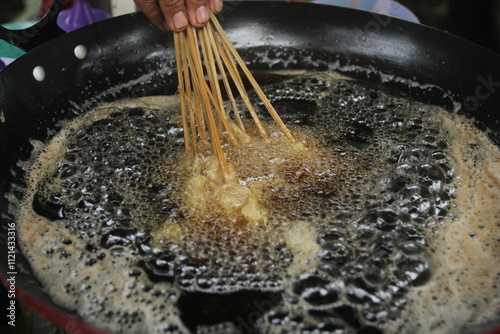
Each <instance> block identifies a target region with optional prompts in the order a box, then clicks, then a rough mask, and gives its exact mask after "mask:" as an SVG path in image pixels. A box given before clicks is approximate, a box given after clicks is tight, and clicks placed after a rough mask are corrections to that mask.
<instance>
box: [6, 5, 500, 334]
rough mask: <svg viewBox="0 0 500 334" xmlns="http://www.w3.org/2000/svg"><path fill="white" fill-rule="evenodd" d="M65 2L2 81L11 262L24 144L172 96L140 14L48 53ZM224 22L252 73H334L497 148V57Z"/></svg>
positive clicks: (462, 46)
mask: <svg viewBox="0 0 500 334" xmlns="http://www.w3.org/2000/svg"><path fill="white" fill-rule="evenodd" d="M63 2H64V0H58V1H56V2H55V4H54V6H53V10H54V11H53V12H52V14H49V17H48V18H47V19H46V21H45V23H44V24H42V25H43V26H39V27H37V28H35V31H32V32H33V34H32V35H33V36H35V39H34V40H33V39H30V38H27V40H28V42H24V43H21V44H22V45H21V46H23V47H24V48H25V49H27V50H29V53H27V54H26V55H25V56H23V57H21V58H20V59H18V60H16V61H15V62H14V63H12V64H11V65H10V66H8V67H7V68H5V69H4V70H3V71H2V72H0V113H1V114H0V116H1V117H0V118H1V122H0V161H1V167H0V214H1V216H0V217H1V218H0V219H1V226H2V228H1V233H0V247H1V249H0V252H1V254H7V250H6V231H7V226H8V224H9V223H13V221H12V216H11V215H10V214H9V213H8V202H7V200H6V198H5V196H4V194H5V193H6V192H9V191H11V189H12V188H11V184H13V183H18V184H22V177H23V172H22V170H21V169H20V168H19V167H17V166H16V162H17V161H18V160H20V159H21V160H23V159H26V158H27V157H28V156H29V154H30V151H31V149H32V147H31V145H30V144H29V139H30V138H34V139H38V140H42V141H45V140H47V139H48V138H49V137H50V135H51V134H53V133H54V130H57V129H56V128H57V126H56V123H57V122H58V121H59V120H63V119H71V118H73V117H75V116H76V115H79V114H81V113H85V112H86V111H87V110H88V109H90V108H92V107H94V106H95V105H97V104H99V103H102V102H106V101H111V100H116V99H119V98H123V97H137V96H145V95H155V94H164V93H166V94H171V93H174V92H175V90H176V82H177V76H176V73H175V63H174V58H175V56H174V49H173V42H172V36H171V34H170V33H164V32H161V31H159V30H157V29H156V28H155V27H154V26H153V25H152V24H151V23H149V22H148V21H147V19H146V18H145V17H144V16H143V15H142V14H141V13H136V14H131V15H125V16H122V17H117V18H114V19H110V20H107V21H104V22H100V23H96V24H93V25H90V26H87V27H84V28H82V29H79V30H76V31H74V32H71V33H68V34H63V35H60V36H59V37H57V38H53V39H51V40H50V41H46V40H47V39H48V37H49V36H50V35H52V36H53V35H59V34H61V31H59V30H58V29H57V27H55V26H54V24H53V22H54V21H55V20H54V18H53V16H55V14H54V13H56V12H57V10H58V7H57V6H60V4H61V3H63ZM51 15H52V18H51V17H50V16H51ZM219 17H220V21H221V23H222V25H223V26H224V28H225V30H226V32H227V33H228V35H229V37H230V38H231V39H232V40H233V41H234V42H235V45H236V47H237V48H238V50H239V52H240V54H241V55H242V57H243V58H244V59H246V60H247V61H248V62H249V67H250V69H251V70H253V71H268V70H275V69H281V68H283V65H279V64H280V63H277V65H274V66H270V65H269V62H268V60H265V59H263V58H262V57H261V56H259V54H261V53H260V51H262V50H268V51H269V52H268V57H269V58H277V59H279V58H280V57H284V58H288V57H289V56H293V57H294V58H295V59H296V60H297V62H295V63H290V64H289V66H288V69H307V70H318V71H323V70H337V71H338V72H341V73H344V74H347V75H349V76H351V77H355V78H360V79H364V80H367V81H369V82H375V83H380V82H383V83H384V85H386V86H388V87H391V88H395V89H397V90H399V91H402V92H405V93H407V94H408V95H409V96H411V97H414V98H417V99H419V100H422V101H424V102H428V103H433V104H437V105H440V106H443V107H445V108H446V109H448V110H450V111H452V110H454V109H459V111H458V112H460V113H463V114H466V115H468V116H470V117H473V118H474V120H475V122H476V124H477V126H478V127H480V128H482V129H488V131H489V135H490V137H491V138H492V139H493V141H494V142H496V143H497V144H500V133H499V131H498V130H499V129H500V112H499V111H498V106H500V56H498V55H496V54H494V53H492V52H489V51H488V50H486V49H484V48H481V47H479V46H477V45H474V44H471V43H469V42H467V41H465V40H463V39H460V38H457V37H455V36H451V35H449V34H446V33H444V32H441V31H437V30H435V29H432V28H429V27H425V26H422V25H417V24H413V23H409V22H405V21H401V20H398V19H394V18H389V17H386V16H381V15H376V14H372V13H367V12H361V11H356V10H350V9H345V8H338V7H330V6H322V5H313V4H300V3H283V2H277V3H274V2H243V3H241V2H235V3H231V2H226V3H225V10H224V11H223V12H222V13H221V15H220V16H219ZM47 27H48V29H49V30H44V29H43V28H47ZM47 31H48V32H47ZM6 33H7V34H8V32H5V31H4V32H3V33H2V36H3V37H4V38H5V34H6ZM12 36H15V35H12V34H11V35H10V37H12ZM22 36H24V37H26V35H21V37H22ZM33 36H31V37H33ZM11 39H12V38H11ZM17 40H18V41H19V39H17ZM31 41H33V42H31ZM40 43H43V44H41V45H39V46H36V45H38V44H40ZM75 49H77V51H78V50H79V51H80V52H81V51H82V50H83V53H78V52H77V53H78V55H79V57H80V58H79V57H77V56H75ZM278 50H279V51H281V52H276V51H278ZM85 51H86V52H85ZM83 55H84V57H83ZM281 64H282V63H281ZM41 69H43V71H41ZM34 72H35V73H36V75H34ZM42 72H43V73H42ZM380 73H384V74H385V75H381V74H380ZM41 74H44V75H41ZM42 77H43V80H40V79H41V78H42ZM401 79H407V80H410V81H411V82H408V81H405V80H401ZM413 83H419V84H421V85H414V84H413ZM88 101H91V102H90V103H89V102H88ZM5 259H6V257H5V256H3V255H2V261H1V263H0V273H1V274H2V275H3V276H4V283H5V277H9V274H8V272H9V268H7V263H6V262H5ZM16 265H17V268H16V272H17V275H16V278H17V280H16V287H17V288H18V289H19V293H18V296H20V297H22V299H24V300H26V301H28V303H29V304H31V305H32V306H33V307H34V308H35V309H36V310H37V311H38V312H40V313H43V314H44V315H46V316H47V317H49V318H50V319H51V321H53V322H55V323H57V324H58V325H59V326H61V327H62V328H65V329H66V330H67V331H69V330H73V331H74V330H84V331H91V329H89V327H87V326H85V325H83V324H81V323H79V322H75V321H72V320H71V318H68V317H71V316H72V315H71V314H70V313H69V312H68V311H67V310H62V309H60V308H59V307H57V306H56V305H54V304H53V303H52V302H51V300H50V298H49V297H48V296H47V295H46V294H45V293H44V292H43V290H42V289H41V286H40V284H39V283H38V281H37V279H36V278H35V277H33V276H32V274H31V272H30V268H29V265H28V264H27V263H26V262H25V261H24V260H23V257H22V254H20V253H19V252H18V253H17V254H16ZM68 326H70V327H71V328H68Z"/></svg>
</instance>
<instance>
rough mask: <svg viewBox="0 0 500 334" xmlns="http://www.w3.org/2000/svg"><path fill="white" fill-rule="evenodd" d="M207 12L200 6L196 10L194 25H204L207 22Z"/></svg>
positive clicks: (205, 8)
mask: <svg viewBox="0 0 500 334" xmlns="http://www.w3.org/2000/svg"><path fill="white" fill-rule="evenodd" d="M208 19H209V17H208V10H207V7H205V6H200V7H198V9H197V10H196V23H198V24H205V23H207V22H208Z"/></svg>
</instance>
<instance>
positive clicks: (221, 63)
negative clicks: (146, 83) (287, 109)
mask: <svg viewBox="0 0 500 334" xmlns="http://www.w3.org/2000/svg"><path fill="white" fill-rule="evenodd" d="M210 14H211V16H210V18H211V23H209V24H207V25H206V26H205V27H203V28H200V29H199V30H198V31H196V29H195V28H193V27H191V26H189V27H187V28H186V29H185V30H184V31H182V32H178V33H174V43H175V49H176V50H175V56H176V59H177V72H178V78H179V87H178V92H179V95H180V100H181V114H182V126H183V128H184V141H185V151H186V153H192V154H194V155H195V156H196V155H197V154H199V152H200V147H199V142H201V143H204V144H205V145H209V147H211V150H212V154H216V155H217V157H218V160H219V163H220V167H221V171H222V175H223V177H224V180H225V182H229V181H230V180H231V175H230V168H229V165H228V163H227V160H226V157H225V155H224V150H223V149H222V143H221V138H222V136H225V137H226V138H227V139H228V140H229V142H230V143H232V144H234V145H237V144H238V139H237V138H236V135H235V133H234V131H241V132H242V133H238V136H239V138H240V139H241V138H245V135H244V134H243V133H244V132H245V126H244V124H243V121H242V119H241V116H240V111H239V110H238V106H237V104H236V99H235V97H234V95H233V92H232V89H231V85H230V82H229V78H231V80H232V83H233V84H234V87H235V88H236V90H237V91H238V93H239V94H240V97H241V99H242V101H243V103H244V104H245V107H246V109H247V110H248V112H249V113H250V115H251V117H252V119H253V121H254V123H255V125H256V126H257V129H258V130H259V132H260V134H261V136H262V137H263V138H265V139H266V138H269V135H268V134H267V132H266V130H265V128H264V125H263V123H262V122H261V121H260V119H259V116H258V114H257V111H256V110H255V108H254V107H253V105H252V102H251V101H250V98H249V96H248V93H247V92H246V89H245V85H244V83H243V79H242V77H241V75H240V73H239V70H238V67H239V68H240V69H241V70H242V71H243V73H244V75H245V76H246V78H247V79H248V81H249V82H250V84H251V85H252V87H253V89H254V90H255V92H256V93H257V95H258V97H259V98H260V99H261V100H262V102H263V104H264V106H265V107H266V109H267V110H268V111H269V113H270V114H271V116H272V117H273V119H274V121H275V122H276V124H278V126H279V127H280V129H281V131H282V132H283V133H284V134H285V136H286V137H287V138H288V139H289V140H290V141H294V138H293V136H292V134H291V133H290V131H289V130H288V128H287V127H286V125H285V124H284V123H283V121H282V120H281V118H280V117H279V115H278V113H277V112H276V110H275V109H274V108H273V106H272V105H271V102H270V101H269V100H268V99H267V97H266V95H265V93H264V92H263V91H262V89H261V88H260V86H259V85H258V84H257V81H256V80H255V78H254V77H253V76H252V74H251V73H250V71H249V70H248V68H247V67H246V65H245V63H244V62H243V60H242V59H241V57H240V56H239V55H238V52H237V51H236V49H235V48H234V46H233V45H232V44H231V42H230V41H229V38H228V37H227V35H226V34H225V33H224V31H223V30H222V27H221V26H220V24H219V22H218V21H217V19H216V17H215V15H213V14H212V13H210ZM212 24H213V27H212ZM214 27H215V29H214ZM219 78H220V79H219ZM219 80H222V83H223V85H224V88H225V91H226V94H227V96H228V99H229V102H230V104H231V108H232V111H233V114H234V119H235V120H236V123H237V126H238V128H239V130H237V128H236V127H234V125H232V124H233V123H231V124H230V122H232V121H231V119H230V117H229V115H228V112H226V111H225V109H224V101H223V98H222V91H221V87H220V83H219Z"/></svg>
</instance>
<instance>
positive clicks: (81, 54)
mask: <svg viewBox="0 0 500 334" xmlns="http://www.w3.org/2000/svg"><path fill="white" fill-rule="evenodd" d="M75 56H76V58H78V59H84V58H85V57H87V48H86V47H85V45H81V44H80V45H77V46H76V47H75Z"/></svg>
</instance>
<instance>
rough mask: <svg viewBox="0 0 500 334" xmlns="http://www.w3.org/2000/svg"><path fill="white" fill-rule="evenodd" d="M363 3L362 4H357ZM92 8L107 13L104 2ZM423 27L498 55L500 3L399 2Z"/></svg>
mask: <svg viewBox="0 0 500 334" xmlns="http://www.w3.org/2000/svg"><path fill="white" fill-rule="evenodd" d="M359 1H363V0H359ZM89 2H90V3H91V5H92V6H94V7H96V8H100V9H104V10H109V5H106V4H105V1H103V0H89ZM399 2H400V3H401V4H403V5H405V6H406V7H408V8H409V9H410V10H411V11H413V12H414V13H415V14H416V15H417V17H418V18H419V19H420V21H421V23H422V24H425V25H429V26H432V27H435V28H438V29H440V30H443V31H448V32H450V33H452V34H455V35H458V36H461V37H463V38H465V39H468V40H470V41H472V42H475V43H477V44H479V45H482V46H484V47H485V48H487V49H490V50H492V51H494V52H496V53H500V0H399ZM22 8H23V1H22V0H0V23H4V22H9V20H11V19H12V18H13V17H14V16H15V15H16V14H17V13H18V12H20V11H21V10H22Z"/></svg>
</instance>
